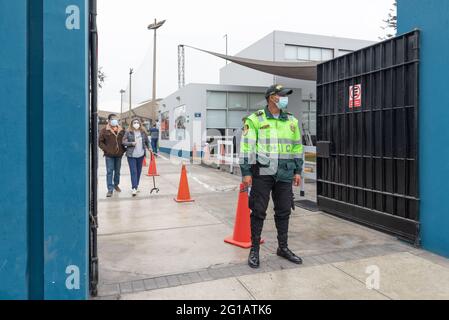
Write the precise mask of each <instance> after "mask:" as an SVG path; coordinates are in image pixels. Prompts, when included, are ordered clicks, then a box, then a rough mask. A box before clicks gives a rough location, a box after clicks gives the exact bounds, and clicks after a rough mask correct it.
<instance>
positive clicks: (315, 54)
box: [310, 48, 322, 61]
mask: <svg viewBox="0 0 449 320" xmlns="http://www.w3.org/2000/svg"><path fill="white" fill-rule="evenodd" d="M321 57H322V55H321V49H317V48H310V60H312V61H321V60H322V58H321Z"/></svg>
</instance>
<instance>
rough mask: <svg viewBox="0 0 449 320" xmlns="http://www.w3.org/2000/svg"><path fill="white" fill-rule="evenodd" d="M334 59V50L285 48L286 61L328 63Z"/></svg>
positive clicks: (291, 46) (290, 46)
mask: <svg viewBox="0 0 449 320" xmlns="http://www.w3.org/2000/svg"><path fill="white" fill-rule="evenodd" d="M333 58H334V50H333V49H326V48H313V47H304V46H293V45H286V46H285V59H286V60H299V61H326V60H331V59H333Z"/></svg>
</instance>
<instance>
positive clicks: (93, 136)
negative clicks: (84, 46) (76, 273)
mask: <svg viewBox="0 0 449 320" xmlns="http://www.w3.org/2000/svg"><path fill="white" fill-rule="evenodd" d="M89 31H90V34H89V66H90V70H89V74H90V126H89V127H90V208H89V291H90V294H91V296H93V297H95V296H97V294H98V280H99V271H98V245H97V238H98V236H97V230H98V205H97V204H98V200H97V199H98V197H97V188H98V178H97V175H98V143H97V141H98V92H97V87H98V34H97V0H90V1H89Z"/></svg>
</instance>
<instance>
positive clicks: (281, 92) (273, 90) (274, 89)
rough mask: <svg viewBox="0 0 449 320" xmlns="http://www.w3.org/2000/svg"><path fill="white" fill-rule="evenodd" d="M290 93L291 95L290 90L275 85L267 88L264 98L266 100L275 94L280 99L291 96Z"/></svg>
mask: <svg viewBox="0 0 449 320" xmlns="http://www.w3.org/2000/svg"><path fill="white" fill-rule="evenodd" d="M292 93H293V90H292V89H287V88H284V86H282V85H280V84H275V85H272V86H271V87H269V88H268V90H267V92H266V93H265V98H267V99H268V98H269V97H271V96H272V95H275V94H276V95H278V96H281V97H286V96H289V95H291V94H292Z"/></svg>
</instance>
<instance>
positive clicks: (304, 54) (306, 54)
mask: <svg viewBox="0 0 449 320" xmlns="http://www.w3.org/2000/svg"><path fill="white" fill-rule="evenodd" d="M297 50H298V56H297V58H296V59H297V60H305V61H308V60H310V49H309V48H306V47H297Z"/></svg>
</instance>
